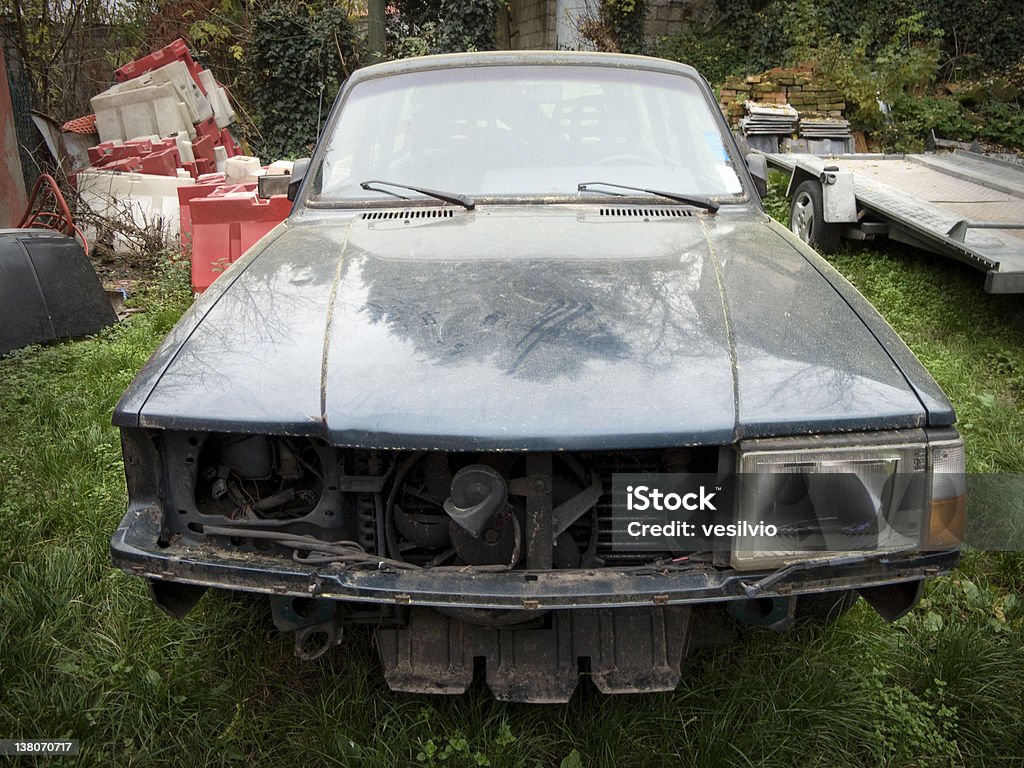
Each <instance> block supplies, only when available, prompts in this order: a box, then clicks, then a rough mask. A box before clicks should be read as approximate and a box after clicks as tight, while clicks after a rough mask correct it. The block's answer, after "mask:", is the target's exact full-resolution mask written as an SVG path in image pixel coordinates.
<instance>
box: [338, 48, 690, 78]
mask: <svg viewBox="0 0 1024 768" xmlns="http://www.w3.org/2000/svg"><path fill="white" fill-rule="evenodd" d="M523 65H528V66H584V67H613V68H620V69H645V70H650V71H655V72H667V73H671V74H677V75H684V76H687V77H691V78H696V79H698V80H699V79H701V77H700V75H699V73H698V72H697V70H696V69H694V68H693V67H691V66H689V65H688V64H680V63H678V62H675V61H668V60H667V59H656V58H653V57H651V56H634V55H631V54H625V53H596V52H592V51H478V52H473V53H445V54H438V55H434V56H416V57H413V58H408V59H397V60H395V61H386V62H382V63H380V64H373V65H371V66H369V67H364V68H362V69H359V70H356V71H355V72H353V73H352V76H351V77H350V78H349V84H350V85H352V84H355V83H357V82H359V81H361V80H369V79H372V78H378V77H387V76H389V75H396V74H404V73H407V72H421V71H426V70H436V69H453V68H462V67H489V66H494V67H496V66H523Z"/></svg>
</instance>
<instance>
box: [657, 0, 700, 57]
mask: <svg viewBox="0 0 1024 768" xmlns="http://www.w3.org/2000/svg"><path fill="white" fill-rule="evenodd" d="M698 4H699V3H697V2H696V0H647V14H646V16H645V17H644V40H646V41H647V45H648V46H652V47H653V45H654V43H655V42H656V41H657V39H658V38H659V37H664V36H665V35H671V34H675V33H676V32H678V31H679V30H680V29H682V27H683V22H684V21H685V20H686V19H687V18H689V17H692V14H693V8H694V6H695V5H698Z"/></svg>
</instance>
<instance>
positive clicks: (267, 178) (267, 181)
mask: <svg viewBox="0 0 1024 768" xmlns="http://www.w3.org/2000/svg"><path fill="white" fill-rule="evenodd" d="M291 183H292V177H291V176H290V175H289V174H287V173H272V174H264V175H263V176H258V177H257V178H256V196H257V197H259V198H260V199H261V200H269V199H270V198H271V197H273V196H274V195H286V194H288V185H289V184H291Z"/></svg>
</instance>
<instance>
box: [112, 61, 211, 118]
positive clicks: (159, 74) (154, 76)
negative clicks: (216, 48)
mask: <svg viewBox="0 0 1024 768" xmlns="http://www.w3.org/2000/svg"><path fill="white" fill-rule="evenodd" d="M162 83H170V84H171V85H172V86H174V90H175V92H176V93H177V94H178V100H179V101H181V102H182V103H183V104H184V105H185V108H186V109H187V110H188V119H189V121H190V122H192V123H198V122H201V121H203V120H206V119H207V118H208V117H210V115H212V114H213V107H212V106H210V100H209V99H208V98H207V97H206V95H205V94H204V93H203V91H202V89H201V88H200V87H199V85H198V84H197V83H196V81H195V80H193V79H192V74H191V73H190V72H189V71H188V67H187V66H185V62H183V61H172V62H171V63H170V64H166V65H164V66H162V67H159V68H158V69H154V70H152V71H151V72H145V73H143V74H141V75H139V76H138V77H136V78H132V79H131V80H126V81H125V82H123V83H118V84H117V85H115V86H113V87H111V88H109V89H107V91H106V93H125V92H127V91H135V90H138V89H139V88H145V87H147V86H150V85H160V84H162Z"/></svg>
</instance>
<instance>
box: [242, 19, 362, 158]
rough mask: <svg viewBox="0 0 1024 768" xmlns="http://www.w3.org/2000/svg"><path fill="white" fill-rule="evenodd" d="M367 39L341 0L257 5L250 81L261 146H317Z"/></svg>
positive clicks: (255, 137)
mask: <svg viewBox="0 0 1024 768" xmlns="http://www.w3.org/2000/svg"><path fill="white" fill-rule="evenodd" d="M361 43H362V41H361V39H360V38H359V37H358V36H357V33H356V31H355V29H354V28H353V25H352V21H351V19H350V17H349V12H348V9H347V8H345V7H344V6H343V5H341V4H340V3H336V2H324V3H305V2H303V3H292V2H284V0H273V1H272V2H270V3H267V4H265V5H262V6H260V7H258V8H256V9H255V10H254V11H253V14H252V19H251V23H250V31H249V41H248V44H247V46H246V48H245V55H244V58H243V63H244V67H245V71H244V74H243V88H244V91H245V104H246V107H247V109H248V111H249V113H250V118H251V121H252V127H253V130H252V133H251V135H250V136H249V137H248V138H249V143H250V146H251V147H252V150H253V151H254V152H255V153H256V154H258V155H259V156H260V157H261V158H262V159H264V160H275V159H280V158H285V157H301V156H304V155H308V154H309V153H310V151H311V149H312V147H313V144H314V143H315V142H316V138H317V135H318V133H319V131H320V127H321V125H322V123H323V121H324V120H326V119H327V112H328V111H329V110H330V107H331V104H332V103H333V101H334V97H335V96H336V95H337V93H338V89H339V88H340V87H341V84H342V83H343V82H344V81H345V79H346V78H347V77H348V75H349V73H350V72H351V71H352V70H353V69H355V68H356V67H357V66H358V65H359V58H360V45H361Z"/></svg>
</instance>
